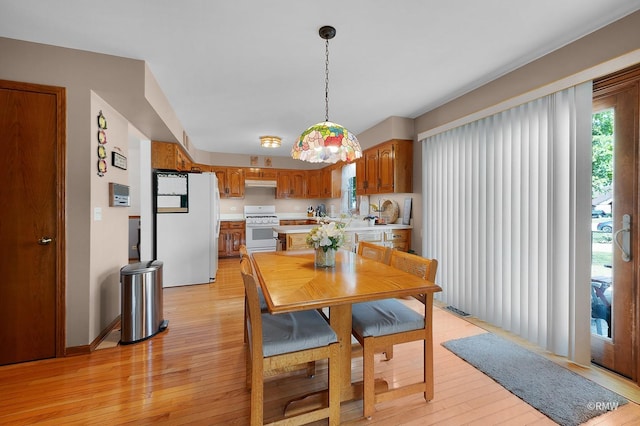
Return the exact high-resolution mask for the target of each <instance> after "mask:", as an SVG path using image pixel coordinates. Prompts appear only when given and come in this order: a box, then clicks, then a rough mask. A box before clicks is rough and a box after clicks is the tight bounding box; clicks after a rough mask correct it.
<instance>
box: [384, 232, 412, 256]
mask: <svg viewBox="0 0 640 426" xmlns="http://www.w3.org/2000/svg"><path fill="white" fill-rule="evenodd" d="M384 245H385V246H387V247H391V248H394V249H396V250H400V251H409V249H410V248H411V230H410V229H390V230H388V231H385V233H384Z"/></svg>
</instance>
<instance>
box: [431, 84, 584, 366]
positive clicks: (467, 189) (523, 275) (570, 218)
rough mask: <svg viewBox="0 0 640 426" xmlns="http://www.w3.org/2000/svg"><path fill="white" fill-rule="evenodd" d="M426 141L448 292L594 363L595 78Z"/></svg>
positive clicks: (456, 303)
mask: <svg viewBox="0 0 640 426" xmlns="http://www.w3.org/2000/svg"><path fill="white" fill-rule="evenodd" d="M421 142H422V144H423V215H424V217H423V221H424V222H423V223H424V229H423V235H424V237H423V247H422V253H423V255H424V256H426V257H433V258H436V259H438V261H439V264H438V278H437V282H438V284H440V285H441V286H442V288H443V292H442V293H441V294H440V295H439V297H440V299H441V300H442V301H443V302H444V303H446V304H447V305H451V306H453V307H455V308H457V309H460V310H462V311H465V312H467V313H469V314H471V315H474V316H476V317H478V318H480V319H482V320H484V321H487V322H489V323H491V324H494V325H496V326H499V327H501V328H503V329H506V330H508V331H511V332H513V333H515V334H517V335H519V336H521V337H523V338H525V339H527V340H529V341H531V342H533V343H535V344H537V345H539V346H542V347H544V348H546V349H548V350H551V351H552V352H554V353H557V354H559V355H563V356H567V357H569V358H570V359H572V360H573V361H575V362H578V363H581V364H588V363H589V362H590V348H589V346H590V345H589V339H590V331H589V325H590V323H589V322H590V304H589V286H590V265H591V261H590V255H591V248H590V215H589V212H590V208H591V82H589V83H584V84H582V85H579V86H575V87H572V88H569V89H566V90H564V91H561V92H557V93H554V94H551V95H549V96H546V97H543V98H540V99H537V100H534V101H531V102H529V103H527V104H523V105H520V106H518V107H514V108H512V109H510V110H507V111H503V112H501V113H498V114H495V115H492V116H490V117H486V118H483V119H481V120H478V121H475V122H472V123H469V124H466V125H463V126H461V127H458V128H455V129H452V130H449V131H446V132H444V133H440V134H437V135H434V136H431V137H428V138H427V139H425V140H423V141H421Z"/></svg>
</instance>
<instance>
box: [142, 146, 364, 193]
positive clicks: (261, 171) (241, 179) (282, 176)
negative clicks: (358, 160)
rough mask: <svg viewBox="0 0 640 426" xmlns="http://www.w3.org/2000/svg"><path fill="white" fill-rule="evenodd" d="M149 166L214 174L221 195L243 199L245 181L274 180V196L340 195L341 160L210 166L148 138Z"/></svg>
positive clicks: (180, 150) (181, 150)
mask: <svg viewBox="0 0 640 426" xmlns="http://www.w3.org/2000/svg"><path fill="white" fill-rule="evenodd" d="M151 166H152V167H153V168H154V169H166V170H177V171H186V172H203V173H205V172H212V173H215V174H216V176H217V177H218V187H219V189H220V197H222V198H244V196H245V180H271V181H276V198H340V196H341V185H342V166H343V163H337V164H332V165H329V166H326V167H324V168H322V169H316V170H284V169H272V168H260V167H231V166H210V165H207V164H201V163H194V162H192V161H191V160H190V159H189V157H188V156H187V154H186V152H185V151H184V149H183V148H182V146H181V145H180V144H177V143H171V142H157V141H152V143H151ZM358 176H359V175H358Z"/></svg>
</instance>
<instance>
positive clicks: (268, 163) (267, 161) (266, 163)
mask: <svg viewBox="0 0 640 426" xmlns="http://www.w3.org/2000/svg"><path fill="white" fill-rule="evenodd" d="M271 165H272V163H271V157H264V166H265V167H271Z"/></svg>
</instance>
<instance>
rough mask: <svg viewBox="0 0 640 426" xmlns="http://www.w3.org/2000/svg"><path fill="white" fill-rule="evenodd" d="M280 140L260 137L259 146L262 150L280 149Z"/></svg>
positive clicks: (273, 137)
mask: <svg viewBox="0 0 640 426" xmlns="http://www.w3.org/2000/svg"><path fill="white" fill-rule="evenodd" d="M281 143H282V139H281V138H279V137H277V136H260V145H261V146H262V147H263V148H280V145H281Z"/></svg>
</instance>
